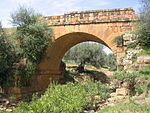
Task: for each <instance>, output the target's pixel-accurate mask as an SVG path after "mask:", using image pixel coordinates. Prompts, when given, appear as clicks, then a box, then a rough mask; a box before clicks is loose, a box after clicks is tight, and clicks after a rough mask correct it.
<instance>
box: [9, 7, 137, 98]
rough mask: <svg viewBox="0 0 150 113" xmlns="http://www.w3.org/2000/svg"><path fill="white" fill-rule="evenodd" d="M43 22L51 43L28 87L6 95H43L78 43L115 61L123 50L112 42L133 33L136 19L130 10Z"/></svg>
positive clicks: (74, 14) (85, 13) (73, 15)
mask: <svg viewBox="0 0 150 113" xmlns="http://www.w3.org/2000/svg"><path fill="white" fill-rule="evenodd" d="M43 19H44V20H46V21H47V23H48V24H49V26H50V27H51V28H52V29H53V42H52V45H50V46H49V47H48V48H47V50H46V55H45V56H44V57H43V59H42V61H41V62H40V64H39V65H38V67H37V73H36V74H35V76H33V77H32V78H31V80H30V83H31V86H30V87H27V88H12V89H11V88H10V90H7V91H9V92H7V93H9V94H12V95H15V96H17V97H18V98H22V97H25V95H29V94H32V93H34V92H40V91H44V90H45V89H46V88H47V86H48V84H49V83H50V82H51V80H59V79H60V78H63V74H64V73H63V69H62V68H61V67H63V66H62V65H61V64H62V63H61V60H62V58H63V56H64V54H65V53H66V52H67V51H68V50H69V49H70V48H71V47H73V46H74V45H76V44H78V43H81V42H86V41H94V42H98V43H101V44H103V45H105V46H107V47H108V48H110V49H111V50H112V51H113V53H114V54H115V55H116V57H117V59H118V58H119V56H120V54H121V53H122V52H123V49H122V48H119V47H117V46H116V44H115V43H113V39H114V38H115V37H116V36H119V35H121V34H123V33H125V32H129V31H132V30H134V29H136V27H135V26H134V24H133V23H134V22H135V21H136V19H137V15H136V14H135V13H134V10H133V9H130V8H124V9H108V10H93V11H92V10H91V11H83V12H71V13H66V14H64V15H61V16H47V17H44V18H43Z"/></svg>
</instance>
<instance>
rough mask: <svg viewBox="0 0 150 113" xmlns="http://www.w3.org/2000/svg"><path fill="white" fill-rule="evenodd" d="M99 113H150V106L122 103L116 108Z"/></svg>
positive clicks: (107, 108)
mask: <svg viewBox="0 0 150 113" xmlns="http://www.w3.org/2000/svg"><path fill="white" fill-rule="evenodd" d="M98 113H150V106H149V105H138V104H134V103H121V104H117V105H115V106H109V107H106V108H104V109H102V110H100V111H99V112H98Z"/></svg>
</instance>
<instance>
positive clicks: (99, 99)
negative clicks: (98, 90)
mask: <svg viewBox="0 0 150 113" xmlns="http://www.w3.org/2000/svg"><path fill="white" fill-rule="evenodd" d="M101 102H102V99H101V97H100V96H98V95H96V96H94V97H93V104H97V103H101Z"/></svg>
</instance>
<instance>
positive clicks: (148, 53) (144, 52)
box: [138, 48, 150, 56]
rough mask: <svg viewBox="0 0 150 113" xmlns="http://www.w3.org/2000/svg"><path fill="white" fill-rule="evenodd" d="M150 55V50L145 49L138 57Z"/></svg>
mask: <svg viewBox="0 0 150 113" xmlns="http://www.w3.org/2000/svg"><path fill="white" fill-rule="evenodd" d="M145 55H150V48H143V50H142V51H141V52H140V53H139V55H138V56H145Z"/></svg>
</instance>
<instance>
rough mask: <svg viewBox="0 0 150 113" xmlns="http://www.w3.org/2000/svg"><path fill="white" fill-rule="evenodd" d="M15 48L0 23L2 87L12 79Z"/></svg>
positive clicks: (0, 83)
mask: <svg viewBox="0 0 150 113" xmlns="http://www.w3.org/2000/svg"><path fill="white" fill-rule="evenodd" d="M13 50H14V46H13V45H12V42H11V41H10V40H9V38H8V36H7V35H6V34H5V32H4V30H3V28H2V26H1V23H0V65H1V66H0V85H4V84H5V85H6V84H7V82H8V81H9V79H10V72H11V71H10V70H11V69H12V65H13V62H14V61H15V59H14V57H15V54H14V51H13Z"/></svg>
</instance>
